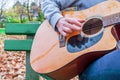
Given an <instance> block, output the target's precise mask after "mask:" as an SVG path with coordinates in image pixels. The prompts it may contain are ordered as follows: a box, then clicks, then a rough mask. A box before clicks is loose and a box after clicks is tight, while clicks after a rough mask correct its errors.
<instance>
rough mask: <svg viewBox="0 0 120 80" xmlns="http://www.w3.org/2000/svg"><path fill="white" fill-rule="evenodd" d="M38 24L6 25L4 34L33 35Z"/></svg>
mask: <svg viewBox="0 0 120 80" xmlns="http://www.w3.org/2000/svg"><path fill="white" fill-rule="evenodd" d="M39 26H40V24H39V23H38V24H37V23H35V24H31V23H29V24H25V23H24V24H20V23H7V24H6V25H5V28H6V29H5V33H6V34H17V35H21V34H25V35H26V34H35V33H36V31H37V29H38V27H39Z"/></svg>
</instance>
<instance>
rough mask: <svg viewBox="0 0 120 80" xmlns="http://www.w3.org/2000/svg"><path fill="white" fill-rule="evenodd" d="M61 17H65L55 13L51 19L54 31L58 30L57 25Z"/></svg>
mask: <svg viewBox="0 0 120 80" xmlns="http://www.w3.org/2000/svg"><path fill="white" fill-rule="evenodd" d="M61 17H63V16H62V15H61V14H60V13H55V14H54V15H53V16H52V17H51V19H50V21H49V22H50V24H51V25H52V27H53V28H54V30H56V27H55V26H56V23H57V21H58V20H59V19H60V18H61Z"/></svg>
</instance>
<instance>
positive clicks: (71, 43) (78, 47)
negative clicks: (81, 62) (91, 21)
mask: <svg viewBox="0 0 120 80" xmlns="http://www.w3.org/2000/svg"><path fill="white" fill-rule="evenodd" d="M102 36H103V32H102V33H100V34H99V35H97V36H94V37H89V38H87V37H83V39H82V40H81V41H80V40H78V37H79V35H75V36H72V37H71V38H69V40H68V43H67V50H68V51H69V52H71V53H75V52H79V51H82V50H85V49H86V48H89V47H91V46H93V45H94V44H96V43H97V42H98V41H99V40H100V39H101V38H102Z"/></svg>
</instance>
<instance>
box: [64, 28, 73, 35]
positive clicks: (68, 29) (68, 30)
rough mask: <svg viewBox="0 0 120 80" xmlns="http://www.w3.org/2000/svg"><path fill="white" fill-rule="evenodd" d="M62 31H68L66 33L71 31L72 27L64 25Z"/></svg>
mask: <svg viewBox="0 0 120 80" xmlns="http://www.w3.org/2000/svg"><path fill="white" fill-rule="evenodd" d="M63 31H64V32H66V33H68V34H70V33H72V29H71V28H69V27H64V28H63Z"/></svg>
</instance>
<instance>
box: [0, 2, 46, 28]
mask: <svg viewBox="0 0 120 80" xmlns="http://www.w3.org/2000/svg"><path fill="white" fill-rule="evenodd" d="M40 2H41V0H0V28H2V27H4V23H29V22H42V21H43V20H44V17H43V14H42V12H41V4H40Z"/></svg>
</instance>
